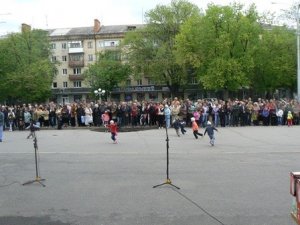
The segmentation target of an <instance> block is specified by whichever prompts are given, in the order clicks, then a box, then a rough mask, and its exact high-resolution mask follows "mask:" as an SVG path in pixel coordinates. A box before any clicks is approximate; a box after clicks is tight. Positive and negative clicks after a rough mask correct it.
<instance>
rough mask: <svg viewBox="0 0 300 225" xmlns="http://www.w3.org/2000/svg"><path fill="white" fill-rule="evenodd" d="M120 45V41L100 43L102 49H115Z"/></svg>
mask: <svg viewBox="0 0 300 225" xmlns="http://www.w3.org/2000/svg"><path fill="white" fill-rule="evenodd" d="M119 44H120V41H119V40H107V41H99V47H100V48H106V47H114V46H118V45H119Z"/></svg>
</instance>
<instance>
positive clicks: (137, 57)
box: [124, 0, 200, 94]
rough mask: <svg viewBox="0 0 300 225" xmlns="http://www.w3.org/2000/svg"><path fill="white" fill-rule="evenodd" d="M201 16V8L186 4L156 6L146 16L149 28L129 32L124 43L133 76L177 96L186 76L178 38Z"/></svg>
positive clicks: (180, 0)
mask: <svg viewBox="0 0 300 225" xmlns="http://www.w3.org/2000/svg"><path fill="white" fill-rule="evenodd" d="M198 14H200V10H199V8H198V7H197V6H195V5H194V4H191V3H189V2H188V1H185V0H173V1H172V2H171V4H170V5H168V6H166V5H157V6H156V7H155V8H154V9H152V10H150V11H149V12H147V13H146V16H145V17H146V23H147V25H146V26H145V27H144V28H143V29H137V30H135V31H133V32H129V33H128V34H127V35H126V37H125V41H124V44H125V46H126V48H127V57H128V61H129V63H130V65H131V66H132V68H133V73H134V76H135V77H136V78H140V77H141V76H142V75H144V76H146V77H149V78H151V79H152V80H154V81H155V82H156V83H157V84H163V85H167V86H168V87H169V89H170V91H171V93H172V94H178V92H179V89H180V88H181V87H184V84H185V83H186V82H187V76H186V72H185V70H184V68H183V67H182V66H181V65H179V64H178V63H177V62H176V60H175V54H174V50H175V37H176V35H177V34H178V33H179V32H180V27H181V25H182V24H184V23H185V21H186V20H187V19H188V18H190V17H191V16H193V15H198Z"/></svg>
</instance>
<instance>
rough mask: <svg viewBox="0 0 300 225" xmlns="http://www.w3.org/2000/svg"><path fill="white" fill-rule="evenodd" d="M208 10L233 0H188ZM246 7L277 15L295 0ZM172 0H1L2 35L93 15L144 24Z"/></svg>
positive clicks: (85, 23) (245, 0)
mask: <svg viewBox="0 0 300 225" xmlns="http://www.w3.org/2000/svg"><path fill="white" fill-rule="evenodd" d="M189 2H191V3H193V4H196V5H197V6H198V7H199V8H201V9H203V10H205V9H206V8H207V4H209V3H214V4H216V5H221V6H224V5H228V4H230V3H233V0H189ZM236 2H239V3H242V4H244V5H245V6H246V7H247V6H248V5H249V4H250V3H255V5H256V6H257V10H258V11H259V12H261V13H262V12H265V11H271V12H275V13H277V14H278V15H279V14H280V12H281V10H282V9H288V8H290V7H291V6H292V5H293V4H294V0H278V1H277V0H274V1H272V0H252V1H249V0H237V1H236ZM170 3H171V0H83V1H74V0H1V7H0V35H5V34H8V33H11V32H20V30H21V24H22V23H26V24H28V25H31V27H32V28H35V29H53V28H71V27H89V26H93V23H94V19H98V20H99V21H100V22H101V24H102V25H106V26H108V25H122V24H142V23H143V22H144V19H143V15H144V14H145V12H147V11H149V10H151V9H154V8H155V6H157V5H159V4H161V5H169V4H170Z"/></svg>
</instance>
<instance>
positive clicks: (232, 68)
mask: <svg viewBox="0 0 300 225" xmlns="http://www.w3.org/2000/svg"><path fill="white" fill-rule="evenodd" d="M257 21H258V14H257V12H256V10H255V7H254V6H251V7H250V8H249V9H248V10H246V11H243V6H242V5H241V4H236V3H235V4H233V5H231V6H217V5H214V4H210V5H209V6H208V9H207V10H206V14H205V15H204V16H201V17H199V16H198V17H192V18H190V20H188V21H187V22H186V23H185V24H183V26H182V29H181V33H180V34H179V35H178V36H177V37H176V41H177V42H176V43H177V45H176V52H177V53H176V55H177V58H176V59H177V61H178V62H179V63H182V64H183V65H185V66H191V67H193V68H195V69H196V71H197V72H196V73H197V76H198V79H199V81H200V84H201V86H202V87H203V88H204V89H207V90H231V91H236V90H238V89H239V88H241V87H245V86H249V85H250V84H251V79H250V77H249V74H251V73H253V69H254V62H253V49H254V47H255V45H256V43H257V41H258V39H259V33H260V32H261V27H260V25H259V24H258V22H257Z"/></svg>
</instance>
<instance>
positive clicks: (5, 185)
mask: <svg viewBox="0 0 300 225" xmlns="http://www.w3.org/2000/svg"><path fill="white" fill-rule="evenodd" d="M13 184H20V185H22V184H21V183H20V182H19V181H14V182H11V183H9V184H4V185H0V188H3V187H8V186H11V185H13Z"/></svg>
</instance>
